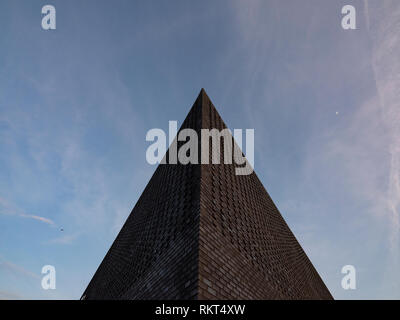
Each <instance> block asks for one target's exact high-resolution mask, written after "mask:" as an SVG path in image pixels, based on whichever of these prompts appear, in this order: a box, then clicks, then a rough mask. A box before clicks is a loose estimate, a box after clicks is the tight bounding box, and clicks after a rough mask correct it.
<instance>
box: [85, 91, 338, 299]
mask: <svg viewBox="0 0 400 320" xmlns="http://www.w3.org/2000/svg"><path fill="white" fill-rule="evenodd" d="M183 128H192V129H194V130H195V131H196V132H197V133H198V136H199V137H200V136H201V134H200V130H201V129H202V128H206V129H210V128H216V129H219V130H222V129H224V128H226V126H225V124H224V122H223V121H222V119H221V117H220V116H219V114H218V112H217V110H216V109H215V107H214V106H213V104H212V103H211V101H210V99H209V98H208V96H207V94H206V93H205V91H204V90H201V92H200V94H199V96H198V98H197V100H196V101H195V103H194V105H193V107H192V109H191V110H190V112H189V114H188V116H187V117H186V119H185V121H184V122H183V124H182V127H181V129H183ZM181 129H180V130H181ZM199 140H200V139H199ZM181 144H183V142H178V148H179V146H180V145H181ZM200 144H201V142H200V141H199V148H200ZM210 148H211V145H210ZM199 150H200V149H199ZM168 152H169V151H168ZM168 152H167V156H166V157H167V159H168ZM167 162H168V161H167ZM210 162H211V161H210ZM221 163H223V161H222V162H221ZM235 168H236V165H235V164H187V165H182V164H160V165H159V166H158V168H157V169H156V171H155V173H154V175H153V176H152V178H151V180H150V182H149V183H148V185H147V186H146V188H145V190H144V192H143V194H142V195H141V197H140V198H139V200H138V202H137V204H136V205H135V207H134V208H133V210H132V212H131V214H130V216H129V217H128V219H127V221H126V222H125V224H124V226H123V227H122V229H121V231H120V233H119V234H118V236H117V238H116V240H115V241H114V243H113V244H112V246H111V248H110V250H109V251H108V253H107V255H106V256H105V258H104V260H103V262H102V263H101V265H100V266H99V268H98V270H97V271H96V273H95V275H94V276H93V278H92V280H91V281H90V283H89V285H88V287H87V289H86V290H85V292H84V294H83V295H82V298H83V299H332V296H331V294H330V293H329V291H328V289H327V287H326V286H325V284H324V283H323V281H322V279H321V278H320V276H319V275H318V273H317V271H316V270H315V268H314V267H313V265H312V263H311V262H310V260H309V259H308V257H307V255H306V254H305V252H304V251H303V249H302V248H301V246H300V245H299V243H298V242H297V240H296V238H295V237H294V235H293V234H292V232H291V231H290V229H289V227H288V225H287V224H286V223H285V221H284V219H283V218H282V216H281V214H280V213H279V211H278V209H277V208H276V206H275V205H274V203H273V201H272V200H271V198H270V196H269V195H268V193H267V191H266V190H265V189H264V187H263V185H262V184H261V182H260V180H259V179H258V178H257V175H256V174H255V173H254V172H253V173H252V174H250V175H236V174H235Z"/></svg>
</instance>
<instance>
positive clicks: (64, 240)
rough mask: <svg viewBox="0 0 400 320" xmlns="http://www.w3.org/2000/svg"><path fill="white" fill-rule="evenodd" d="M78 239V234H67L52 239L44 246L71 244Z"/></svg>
mask: <svg viewBox="0 0 400 320" xmlns="http://www.w3.org/2000/svg"><path fill="white" fill-rule="evenodd" d="M78 238H79V234H69V235H64V236H62V237H58V238H54V239H51V240H48V241H46V242H45V244H64V245H67V244H71V243H73V242H74V241H75V240H76V239H78Z"/></svg>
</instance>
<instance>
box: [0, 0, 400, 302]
mask: <svg viewBox="0 0 400 320" xmlns="http://www.w3.org/2000/svg"><path fill="white" fill-rule="evenodd" d="M46 4H52V5H54V6H55V7H56V10H57V29H56V30H53V31H44V30H42V29H41V18H42V15H41V8H42V6H43V5H46ZM346 4H352V5H354V6H355V8H356V10H357V30H347V31H345V30H343V29H342V28H341V17H342V16H341V8H342V6H344V5H346ZM399 18H400V3H399V2H398V1H396V0H382V1H379V2H378V1H367V0H365V1H362V0H359V1H339V0H337V1H329V2H327V1H324V2H321V1H317V0H315V1H314V0H313V1H311V0H303V1H296V2H293V1H235V0H231V1H202V2H201V3H198V2H194V1H168V2H167V1H145V2H144V1H142V2H133V1H122V0H117V1H99V0H96V1H94V0H86V1H76V0H74V1H73V0H70V1H57V0H54V1H51V2H48V1H39V0H35V1H27V0H25V1H21V0H12V1H11V0H3V1H1V3H0V30H1V31H0V48H1V50H0V299H1V298H4V299H9V298H24V299H60V298H61V299H77V298H79V297H80V296H81V294H82V292H83V291H84V289H85V288H86V286H87V284H88V282H89V281H90V279H91V277H92V275H93V274H94V272H95V270H96V269H97V267H98V265H99V263H100V262H101V260H102V258H103V257H104V255H105V253H106V252H107V250H108V248H109V246H110V245H111V243H112V241H113V240H114V238H115V236H116V234H117V232H118V231H119V229H120V228H121V226H122V224H123V222H124V221H125V219H126V218H127V216H128V214H129V212H130V211H131V209H132V208H133V206H134V205H135V203H136V201H137V199H138V197H139V196H140V194H141V192H142V191H143V189H144V187H145V186H146V184H147V182H148V181H149V179H150V177H151V175H152V173H153V171H154V170H155V167H154V166H151V165H149V164H147V163H146V159H145V154H146V149H147V147H148V146H149V143H148V142H146V140H145V136H146V132H147V131H148V130H150V129H152V128H162V129H164V130H165V131H167V130H168V121H169V120H178V122H179V123H178V125H180V124H181V123H182V120H183V119H184V118H185V116H186V114H187V112H188V111H189V108H190V107H191V105H192V103H193V102H194V99H195V98H196V96H197V94H198V92H199V91H200V89H201V88H202V87H204V88H205V89H206V91H207V93H208V95H209V96H210V98H211V99H212V101H213V102H214V104H215V105H216V107H217V109H218V111H219V112H220V114H221V116H222V117H223V119H224V120H225V122H226V123H227V125H228V126H229V127H230V128H232V129H233V128H243V129H245V128H254V129H255V171H256V173H257V174H258V176H259V178H260V180H261V181H262V182H263V184H264V186H265V187H266V189H267V190H268V192H269V193H270V195H271V197H272V199H273V200H274V201H275V203H276V205H277V206H278V208H279V209H280V211H281V212H282V215H283V216H284V218H285V220H286V221H287V222H288V224H289V226H290V227H291V229H292V231H293V232H294V234H295V235H296V237H297V239H298V240H299V242H300V243H301V245H302V246H303V248H304V250H305V251H306V253H307V254H308V256H309V257H310V259H311V261H312V262H313V264H314V265H315V267H316V268H317V270H318V272H319V273H320V275H321V276H322V278H323V279H324V281H325V283H326V284H327V286H328V288H329V289H330V291H331V293H332V294H333V296H334V297H335V298H337V299H351V298H356V299H365V298H367V299H378V298H388V299H394V298H397V299H399V298H400V277H399V275H398V270H399V267H400V257H399V227H400V223H399V211H400V143H399V141H400V129H399V123H400V113H399V108H400V106H399V101H400V91H399V88H400V83H399V82H400V79H399V74H400V63H399V60H398V52H399V49H400V44H399V42H400V39H399V38H400V30H399V25H398V21H399ZM61 228H62V229H63V230H64V231H61ZM47 264H50V265H54V266H55V268H56V272H57V289H56V290H43V289H42V288H41V285H40V281H41V276H42V275H41V274H40V272H41V269H42V266H44V265H47ZM347 264H351V265H354V266H355V268H356V270H357V289H356V290H348V291H346V290H343V289H342V288H341V285H340V283H341V279H342V277H343V275H342V274H341V272H340V271H341V268H342V267H343V266H344V265H347Z"/></svg>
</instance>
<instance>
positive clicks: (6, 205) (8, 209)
mask: <svg viewBox="0 0 400 320" xmlns="http://www.w3.org/2000/svg"><path fill="white" fill-rule="evenodd" d="M0 214H6V215H14V216H17V217H21V218H28V219H33V220H36V221H40V222H43V223H46V224H48V225H51V226H54V225H55V223H54V221H53V220H51V219H48V218H45V217H41V216H38V215H34V214H28V213H25V212H24V211H23V210H22V209H21V208H19V207H17V206H16V205H15V204H13V203H10V202H9V201H7V200H6V199H4V198H2V197H0Z"/></svg>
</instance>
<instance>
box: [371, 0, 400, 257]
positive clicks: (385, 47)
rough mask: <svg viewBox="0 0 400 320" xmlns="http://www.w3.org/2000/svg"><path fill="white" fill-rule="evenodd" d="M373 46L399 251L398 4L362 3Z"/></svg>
mask: <svg viewBox="0 0 400 320" xmlns="http://www.w3.org/2000/svg"><path fill="white" fill-rule="evenodd" d="M365 10H366V14H367V15H368V20H367V21H368V23H369V26H370V28H369V29H370V35H371V40H372V44H373V49H372V61H371V63H372V66H373V71H374V77H375V82H376V87H377V91H378V94H379V105H380V108H381V112H382V119H383V122H384V125H385V127H386V128H387V131H388V135H389V141H388V152H389V157H390V159H389V167H390V169H389V174H388V189H387V193H386V202H387V208H388V209H389V211H390V215H389V218H390V220H391V224H392V228H391V230H392V232H391V244H392V248H393V250H394V251H396V252H397V251H398V249H399V232H400V60H399V52H400V25H399V21H400V3H399V2H398V1H392V0H386V1H382V2H379V4H378V3H376V2H374V1H373V2H370V1H365Z"/></svg>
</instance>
